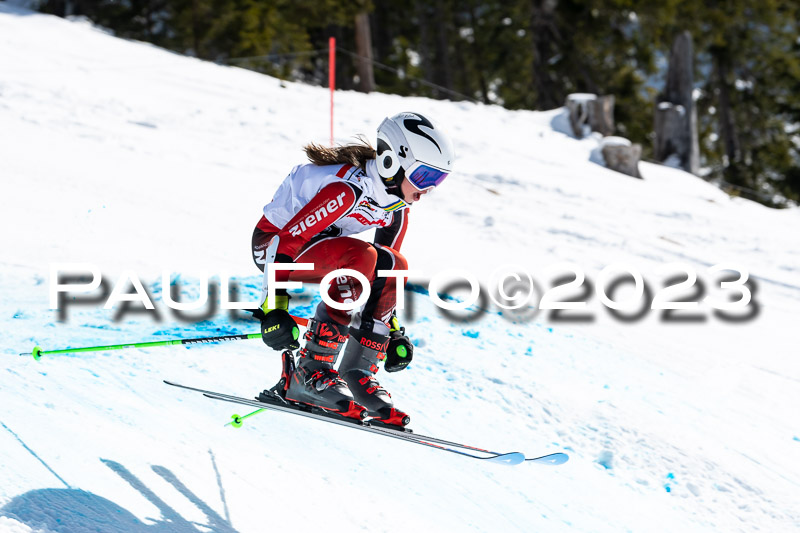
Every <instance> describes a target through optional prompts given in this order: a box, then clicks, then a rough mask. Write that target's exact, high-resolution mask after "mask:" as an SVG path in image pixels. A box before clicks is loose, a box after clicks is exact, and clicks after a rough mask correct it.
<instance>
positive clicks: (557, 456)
mask: <svg viewBox="0 0 800 533" xmlns="http://www.w3.org/2000/svg"><path fill="white" fill-rule="evenodd" d="M525 460H526V461H530V462H532V463H539V464H543V465H552V466H555V465H563V464H564V463H566V462H567V461H569V455H567V454H565V453H551V454H550V455H543V456H541V457H533V458H531V459H525Z"/></svg>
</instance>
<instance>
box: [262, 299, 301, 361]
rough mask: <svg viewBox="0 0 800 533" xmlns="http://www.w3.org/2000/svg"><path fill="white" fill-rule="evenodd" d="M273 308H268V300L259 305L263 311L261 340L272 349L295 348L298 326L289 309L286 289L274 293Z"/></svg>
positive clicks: (298, 333) (297, 346)
mask: <svg viewBox="0 0 800 533" xmlns="http://www.w3.org/2000/svg"><path fill="white" fill-rule="evenodd" d="M272 305H274V306H275V308H270V306H269V303H268V302H266V301H265V302H264V303H263V304H262V305H261V311H262V313H263V315H262V316H260V317H259V318H261V340H263V341H264V344H266V345H267V346H269V347H270V348H272V349H273V350H286V349H289V350H296V349H298V348H300V343H299V342H298V339H299V338H300V328H298V327H297V322H295V321H294V318H292V315H290V314H289V312H288V311H287V310H288V309H289V295H288V294H286V291H283V294H280V293H278V294H276V295H275V302H274V303H273V304H272Z"/></svg>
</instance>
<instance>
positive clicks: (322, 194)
mask: <svg viewBox="0 0 800 533" xmlns="http://www.w3.org/2000/svg"><path fill="white" fill-rule="evenodd" d="M358 193H359V191H358V189H356V188H355V187H353V186H351V185H349V184H347V183H344V182H335V183H331V184H330V185H327V186H325V187H323V188H322V189H321V190H320V191H319V192H318V193H317V194H316V195H315V196H314V197H313V198H312V199H311V200H310V201H309V202H308V203H307V204H306V205H304V206H303V207H302V208H301V209H300V210H299V211H298V212H297V214H295V216H294V217H292V219H291V220H289V222H287V223H286V225H285V226H284V227H283V228H282V229H281V230H280V231H279V232H278V233H277V234H276V235H275V237H273V239H272V242H271V243H270V246H269V248H267V252H266V263H267V265H269V263H292V262H294V259H295V258H296V257H297V255H298V254H299V253H300V250H302V248H303V246H305V245H306V244H307V243H308V242H309V241H310V240H311V239H312V238H313V237H314V236H315V235H317V234H318V233H320V232H321V231H323V230H324V229H326V228H328V227H329V226H330V225H331V224H333V223H334V222H336V221H337V220H339V219H340V218H341V217H343V216H344V215H346V214H347V213H349V212H350V210H352V209H353V207H354V206H355V204H356V201H357V199H358ZM267 265H265V268H264V282H263V284H262V287H261V309H260V314H259V315H258V317H259V318H260V319H261V338H262V340H263V341H264V343H265V344H266V345H267V346H269V347H270V348H273V349H275V350H283V349H286V348H289V349H293V350H294V349H297V348H299V347H300V344H299V342H298V338H299V330H298V329H297V323H296V322H295V320H294V319H293V318H292V317H291V315H289V312H288V309H289V295H288V293H287V292H286V290H285V289H278V290H277V291H275V299H274V301H269V297H268V296H269V291H268V283H269V281H268V280H269V275H268V274H269V268H268V267H267ZM289 274H290V271H289V270H278V271H276V272H275V281H288V279H289Z"/></svg>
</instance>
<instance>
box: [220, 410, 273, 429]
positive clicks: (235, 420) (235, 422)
mask: <svg viewBox="0 0 800 533" xmlns="http://www.w3.org/2000/svg"><path fill="white" fill-rule="evenodd" d="M263 411H265V409H256V410H255V411H253V412H252V413H247V414H246V415H244V416H239V415H233V416H231V421H230V422H228V423H227V424H225V425H226V426H233V427H235V428H240V427H242V421H243V420H244V419H245V418H248V417H251V416H253V415H257V414H258V413H261V412H263Z"/></svg>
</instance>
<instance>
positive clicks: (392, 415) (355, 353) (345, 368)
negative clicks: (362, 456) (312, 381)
mask: <svg viewBox="0 0 800 533" xmlns="http://www.w3.org/2000/svg"><path fill="white" fill-rule="evenodd" d="M388 345H389V337H387V336H386V335H379V334H377V333H373V332H370V331H363V330H353V331H351V332H350V342H348V343H347V347H346V348H345V349H344V356H343V358H342V364H341V365H340V366H339V372H340V373H341V375H342V377H343V378H344V380H345V381H346V382H347V385H348V387H350V392H352V394H353V397H354V398H355V401H356V402H357V403H359V404H361V405H363V406H364V407H366V408H367V410H368V411H369V416H371V417H372V418H373V420H375V421H377V422H381V423H383V424H386V425H390V426H401V427H402V426H406V425H408V423H409V422H411V417H410V416H408V415H407V414H405V413H404V412H402V411H399V410H397V409H395V408H394V402H392V397H391V395H390V394H389V393H388V392H386V389H384V388H383V387H381V385H380V383H378V380H376V379H375V373H376V372H377V371H378V362H379V361H383V360H384V359H386V347H387V346H388Z"/></svg>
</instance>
